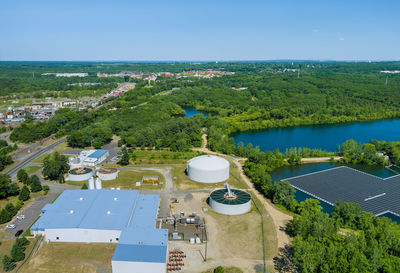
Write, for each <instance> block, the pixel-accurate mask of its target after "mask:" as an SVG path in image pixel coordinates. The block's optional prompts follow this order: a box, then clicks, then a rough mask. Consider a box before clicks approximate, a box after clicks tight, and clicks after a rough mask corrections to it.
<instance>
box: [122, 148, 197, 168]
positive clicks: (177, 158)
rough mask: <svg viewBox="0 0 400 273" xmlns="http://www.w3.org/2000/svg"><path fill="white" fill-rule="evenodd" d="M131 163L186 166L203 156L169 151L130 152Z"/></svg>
mask: <svg viewBox="0 0 400 273" xmlns="http://www.w3.org/2000/svg"><path fill="white" fill-rule="evenodd" d="M129 153H130V157H131V162H132V163H134V164H139V165H143V164H144V165H146V164H186V162H187V161H188V160H189V159H191V158H192V157H196V156H199V155H202V153H199V152H192V151H190V152H171V151H168V150H140V149H130V150H129Z"/></svg>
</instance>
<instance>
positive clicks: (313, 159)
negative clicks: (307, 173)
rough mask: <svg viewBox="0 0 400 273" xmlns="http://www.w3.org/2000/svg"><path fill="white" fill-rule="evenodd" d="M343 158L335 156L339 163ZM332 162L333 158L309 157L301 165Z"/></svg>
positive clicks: (334, 158)
mask: <svg viewBox="0 0 400 273" xmlns="http://www.w3.org/2000/svg"><path fill="white" fill-rule="evenodd" d="M342 158H343V156H334V157H333V160H335V161H338V160H340V159H342ZM330 160H331V157H309V158H302V159H301V163H320V162H328V161H330Z"/></svg>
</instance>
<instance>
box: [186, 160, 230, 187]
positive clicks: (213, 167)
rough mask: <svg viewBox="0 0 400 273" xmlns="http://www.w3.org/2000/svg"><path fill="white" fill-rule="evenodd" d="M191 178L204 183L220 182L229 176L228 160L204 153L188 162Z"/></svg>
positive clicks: (188, 171)
mask: <svg viewBox="0 0 400 273" xmlns="http://www.w3.org/2000/svg"><path fill="white" fill-rule="evenodd" d="M187 175H188V176H189V178H190V179H192V180H194V181H197V182H202V183H218V182H223V181H225V180H227V179H228V178H229V162H228V160H226V159H224V158H222V157H219V156H215V155H202V156H198V157H195V158H192V159H190V160H189V161H188V163H187Z"/></svg>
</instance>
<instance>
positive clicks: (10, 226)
mask: <svg viewBox="0 0 400 273" xmlns="http://www.w3.org/2000/svg"><path fill="white" fill-rule="evenodd" d="M6 228H9V229H12V228H15V225H14V224H11V225H7V226H6Z"/></svg>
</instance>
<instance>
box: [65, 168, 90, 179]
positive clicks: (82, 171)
mask: <svg viewBox="0 0 400 273" xmlns="http://www.w3.org/2000/svg"><path fill="white" fill-rule="evenodd" d="M92 176H93V171H92V169H89V168H86V167H84V168H75V169H71V170H69V172H68V179H69V180H71V181H85V180H89V178H91V177H92Z"/></svg>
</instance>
